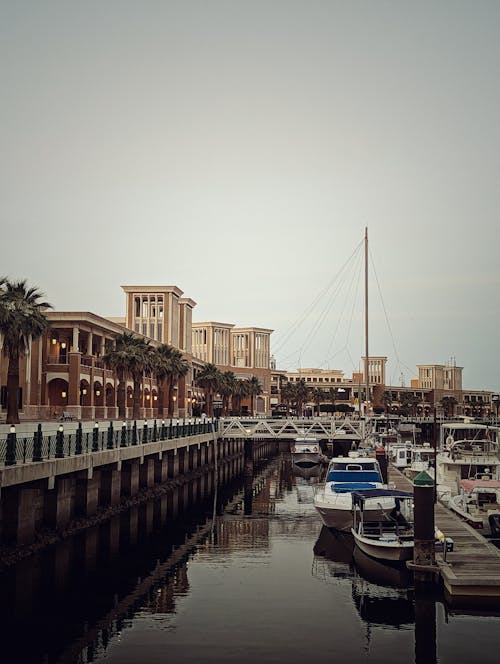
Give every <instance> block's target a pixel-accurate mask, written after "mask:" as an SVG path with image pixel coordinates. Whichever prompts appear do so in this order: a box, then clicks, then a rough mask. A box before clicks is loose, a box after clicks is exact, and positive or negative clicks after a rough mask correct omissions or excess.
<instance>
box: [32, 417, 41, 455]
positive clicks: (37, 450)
mask: <svg viewBox="0 0 500 664" xmlns="http://www.w3.org/2000/svg"><path fill="white" fill-rule="evenodd" d="M42 439H43V438H42V425H41V424H39V425H38V426H37V429H36V431H35V436H34V439H33V461H42Z"/></svg>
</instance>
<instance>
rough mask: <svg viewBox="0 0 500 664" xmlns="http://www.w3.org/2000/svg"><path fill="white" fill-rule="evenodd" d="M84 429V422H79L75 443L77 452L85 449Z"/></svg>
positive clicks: (79, 452)
mask: <svg viewBox="0 0 500 664" xmlns="http://www.w3.org/2000/svg"><path fill="white" fill-rule="evenodd" d="M82 441H83V430H82V423H81V422H78V429H77V430H76V443H75V454H81V453H82V451H83V445H82Z"/></svg>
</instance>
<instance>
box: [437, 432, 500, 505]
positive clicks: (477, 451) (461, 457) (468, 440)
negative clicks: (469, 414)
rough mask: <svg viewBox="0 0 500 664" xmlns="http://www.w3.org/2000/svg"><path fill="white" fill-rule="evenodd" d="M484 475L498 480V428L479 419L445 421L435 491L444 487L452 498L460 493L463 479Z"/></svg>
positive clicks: (499, 476)
mask: <svg viewBox="0 0 500 664" xmlns="http://www.w3.org/2000/svg"><path fill="white" fill-rule="evenodd" d="M485 474H487V475H488V476H489V477H490V478H491V479H492V480H498V479H500V457H499V455H498V428H496V427H492V426H489V425H487V424H480V423H478V422H447V423H446V424H444V425H443V426H442V428H441V442H440V450H439V452H438V454H437V456H436V483H437V486H438V492H439V490H440V489H441V491H443V489H444V488H446V489H447V490H448V492H449V495H450V497H451V498H453V497H454V496H456V495H457V494H459V493H460V491H461V487H460V482H461V481H462V480H468V479H477V478H480V477H481V476H483V475H485Z"/></svg>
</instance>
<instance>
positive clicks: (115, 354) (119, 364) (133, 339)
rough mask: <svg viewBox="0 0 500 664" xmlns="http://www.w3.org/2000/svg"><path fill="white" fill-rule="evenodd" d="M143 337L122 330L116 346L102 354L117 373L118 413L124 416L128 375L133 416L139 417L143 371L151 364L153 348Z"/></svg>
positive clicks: (149, 367) (150, 366)
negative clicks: (130, 382)
mask: <svg viewBox="0 0 500 664" xmlns="http://www.w3.org/2000/svg"><path fill="white" fill-rule="evenodd" d="M149 343H150V342H149V341H146V339H144V338H143V337H138V336H136V335H135V334H132V333H131V332H124V333H123V334H122V335H121V336H119V337H118V338H117V339H116V346H115V348H112V349H111V350H110V351H109V352H108V353H106V354H105V356H104V358H103V359H104V361H105V362H106V363H107V364H109V366H110V367H111V368H112V369H113V370H114V371H116V372H117V374H118V390H117V399H118V415H119V417H125V416H126V405H125V397H126V389H125V381H126V377H127V376H128V375H130V376H132V380H133V381H134V407H133V417H134V419H138V418H139V417H140V395H141V385H142V378H143V374H144V371H146V370H148V369H151V368H152V366H153V356H152V352H153V349H152V347H151V346H150V345H149Z"/></svg>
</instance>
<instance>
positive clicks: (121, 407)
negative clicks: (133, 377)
mask: <svg viewBox="0 0 500 664" xmlns="http://www.w3.org/2000/svg"><path fill="white" fill-rule="evenodd" d="M126 393H127V390H126V387H125V371H124V370H123V369H121V370H120V371H119V373H118V389H117V394H116V397H117V401H118V417H121V418H122V419H126V417H127V408H126V403H125V402H126Z"/></svg>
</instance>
